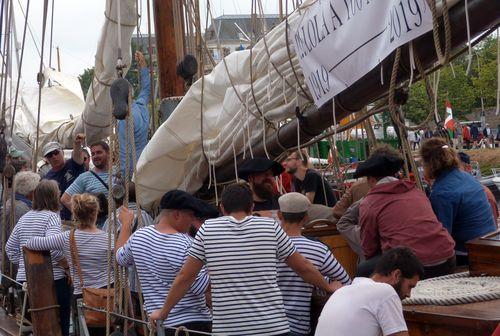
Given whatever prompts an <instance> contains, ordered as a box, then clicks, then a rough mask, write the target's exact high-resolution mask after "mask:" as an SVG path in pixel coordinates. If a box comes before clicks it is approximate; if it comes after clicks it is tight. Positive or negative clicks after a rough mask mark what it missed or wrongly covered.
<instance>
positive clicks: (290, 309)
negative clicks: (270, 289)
mask: <svg viewBox="0 0 500 336" xmlns="http://www.w3.org/2000/svg"><path fill="white" fill-rule="evenodd" d="M278 202H279V205H280V211H279V212H278V217H279V219H280V221H281V227H282V228H283V230H284V231H285V232H286V234H287V235H288V236H289V237H290V239H291V240H292V242H293V244H294V245H295V247H296V248H297V251H299V252H300V254H302V255H303V256H304V257H306V259H307V260H309V261H310V262H311V263H312V264H313V265H314V266H315V267H316V268H317V269H318V270H319V271H320V272H321V274H322V275H324V276H325V277H326V278H328V280H330V281H340V282H341V283H342V284H343V285H348V284H350V283H351V279H350V278H349V275H347V273H346V271H345V270H344V268H343V267H342V265H340V264H339V263H338V261H337V260H336V259H335V257H334V256H333V254H332V252H330V250H329V249H328V247H327V246H326V245H324V244H323V243H321V242H319V241H313V240H310V239H308V238H306V237H304V236H302V233H301V231H302V226H303V225H304V224H305V223H306V222H307V221H308V216H307V211H308V209H309V207H310V205H311V202H310V201H309V199H308V198H307V197H306V196H304V195H302V194H300V193H297V192H292V193H288V194H285V195H283V196H281V197H280V198H279V199H278ZM278 286H279V288H280V291H281V294H282V295H283V302H284V304H285V312H286V316H287V318H288V323H289V324H290V330H291V336H299V335H309V333H310V324H309V320H310V307H311V295H312V291H313V287H314V286H312V285H311V284H308V283H306V282H305V281H304V280H302V279H301V278H300V277H299V276H298V275H297V274H296V273H295V272H294V271H293V270H292V269H291V268H290V267H289V266H288V265H286V264H285V263H284V262H280V263H278Z"/></svg>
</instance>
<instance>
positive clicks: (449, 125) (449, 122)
mask: <svg viewBox="0 0 500 336" xmlns="http://www.w3.org/2000/svg"><path fill="white" fill-rule="evenodd" d="M444 127H445V128H446V129H448V130H451V131H453V130H454V129H455V122H454V121H453V110H452V109H451V103H450V101H448V100H447V101H446V119H445V120H444Z"/></svg>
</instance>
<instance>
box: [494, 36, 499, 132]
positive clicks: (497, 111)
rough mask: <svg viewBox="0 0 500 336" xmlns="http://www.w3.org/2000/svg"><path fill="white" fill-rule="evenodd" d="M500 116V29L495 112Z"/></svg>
mask: <svg viewBox="0 0 500 336" xmlns="http://www.w3.org/2000/svg"><path fill="white" fill-rule="evenodd" d="M499 114H500V29H497V108H496V111H495V115H499ZM497 137H498V134H497Z"/></svg>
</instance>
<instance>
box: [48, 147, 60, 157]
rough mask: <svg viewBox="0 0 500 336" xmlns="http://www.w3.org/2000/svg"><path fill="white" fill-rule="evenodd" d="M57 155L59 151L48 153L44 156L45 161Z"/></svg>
mask: <svg viewBox="0 0 500 336" xmlns="http://www.w3.org/2000/svg"><path fill="white" fill-rule="evenodd" d="M56 155H59V150H58V149H56V150H55V151H52V152H50V153H49V154H47V155H45V157H46V158H47V159H50V158H51V157H53V156H56Z"/></svg>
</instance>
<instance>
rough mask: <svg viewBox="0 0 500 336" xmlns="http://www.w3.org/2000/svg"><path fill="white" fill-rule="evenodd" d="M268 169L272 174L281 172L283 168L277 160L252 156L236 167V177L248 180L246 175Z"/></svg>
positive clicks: (275, 174)
mask: <svg viewBox="0 0 500 336" xmlns="http://www.w3.org/2000/svg"><path fill="white" fill-rule="evenodd" d="M269 169H270V170H271V171H272V172H273V175H274V176H277V175H279V174H281V173H282V172H283V170H284V169H283V167H282V166H281V164H280V163H279V162H276V161H273V160H269V159H266V158H253V159H248V160H246V161H245V162H243V163H242V164H241V166H240V167H239V168H238V177H240V178H242V179H245V180H248V175H250V174H255V173H263V172H265V171H267V170H269Z"/></svg>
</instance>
